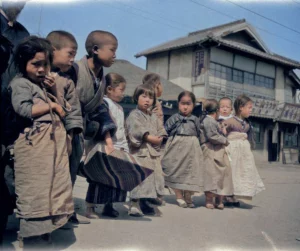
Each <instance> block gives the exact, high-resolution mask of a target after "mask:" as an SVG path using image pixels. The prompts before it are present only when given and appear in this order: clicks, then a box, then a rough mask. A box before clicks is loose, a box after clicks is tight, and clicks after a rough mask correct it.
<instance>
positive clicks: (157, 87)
mask: <svg viewBox="0 0 300 251" xmlns="http://www.w3.org/2000/svg"><path fill="white" fill-rule="evenodd" d="M143 84H144V85H146V86H147V87H148V88H151V89H153V90H154V92H155V96H156V98H159V97H161V95H162V92H163V86H162V84H161V81H160V76H159V75H158V74H155V73H149V74H146V75H145V76H144V78H143ZM151 109H152V113H154V114H156V115H157V117H158V118H159V119H160V121H161V122H162V123H164V113H163V109H162V106H161V103H160V102H159V101H158V100H157V102H156V103H155V106H153V107H152V108H151Z"/></svg>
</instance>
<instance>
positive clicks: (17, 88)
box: [10, 78, 65, 119]
mask: <svg viewBox="0 0 300 251" xmlns="http://www.w3.org/2000/svg"><path fill="white" fill-rule="evenodd" d="M10 88H11V102H12V106H13V108H14V110H15V112H16V113H17V114H18V115H20V116H21V117H24V118H28V119H32V118H36V117H39V116H42V115H44V114H47V113H49V112H50V107H51V108H52V109H53V111H54V112H56V113H57V114H58V115H59V116H60V117H61V118H63V117H64V116H65V112H64V110H63V109H62V107H61V106H60V105H59V104H57V103H53V102H50V106H49V104H47V103H46V104H34V103H33V96H32V92H31V87H30V85H29V84H28V83H26V80H24V79H23V78H20V79H17V80H15V81H14V82H12V84H11V87H10Z"/></svg>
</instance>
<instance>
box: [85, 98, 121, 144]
mask: <svg viewBox="0 0 300 251" xmlns="http://www.w3.org/2000/svg"><path fill="white" fill-rule="evenodd" d="M89 120H91V121H96V122H98V123H99V125H100V126H99V129H98V131H97V133H96V135H95V139H96V140H104V138H105V135H106V133H107V132H109V133H110V135H111V136H113V135H115V133H116V131H117V126H116V125H115V123H114V121H113V120H112V118H111V117H110V115H109V111H108V107H107V105H106V103H103V104H101V105H100V106H99V107H98V108H97V110H96V111H95V112H93V113H91V114H89Z"/></svg>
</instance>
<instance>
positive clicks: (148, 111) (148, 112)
mask: <svg viewBox="0 0 300 251" xmlns="http://www.w3.org/2000/svg"><path fill="white" fill-rule="evenodd" d="M136 109H137V110H139V111H141V112H142V113H143V114H145V115H150V116H151V115H152V111H151V110H149V109H151V108H149V109H148V110H147V113H145V112H143V111H142V110H141V109H139V107H138V106H136Z"/></svg>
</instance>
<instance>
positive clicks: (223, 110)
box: [218, 97, 240, 207]
mask: <svg viewBox="0 0 300 251" xmlns="http://www.w3.org/2000/svg"><path fill="white" fill-rule="evenodd" d="M219 106H220V116H219V119H218V121H219V123H220V127H221V130H223V131H224V136H226V137H227V131H226V120H227V119H230V118H232V117H233V115H232V100H231V99H230V98H228V97H223V98H221V99H220V100H219ZM224 204H225V205H226V206H236V207H239V206H240V203H239V201H238V200H237V199H236V198H235V197H234V195H230V196H225V197H224Z"/></svg>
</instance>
